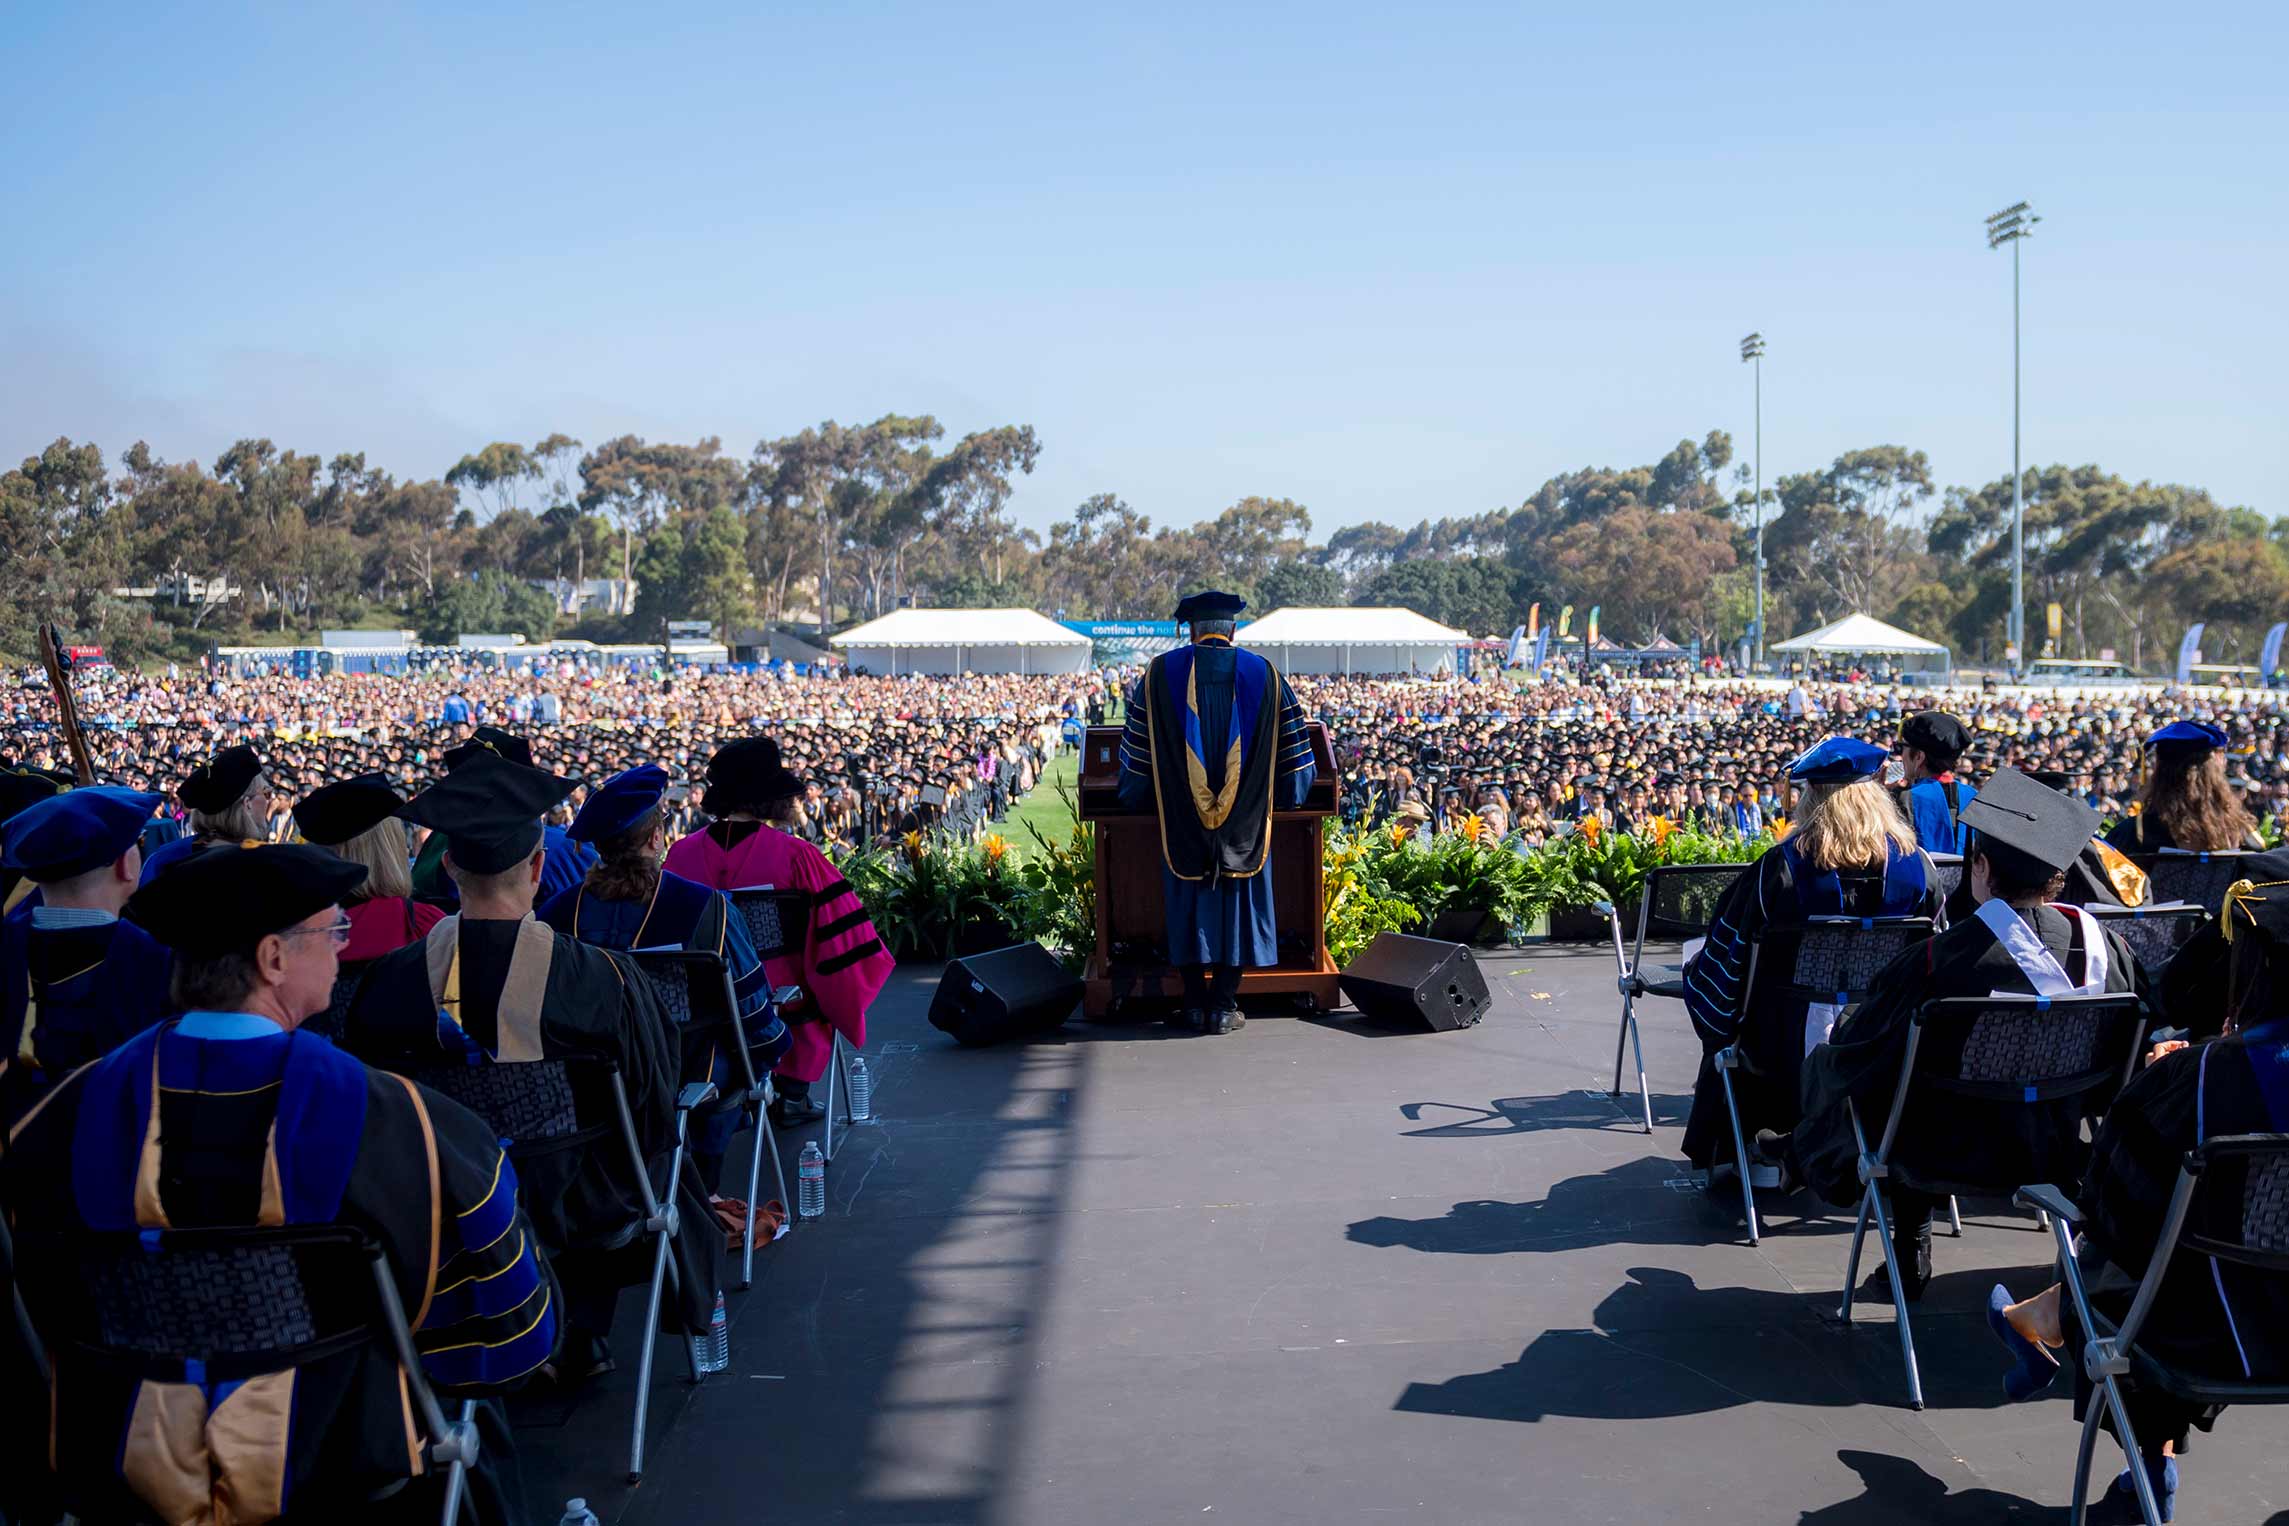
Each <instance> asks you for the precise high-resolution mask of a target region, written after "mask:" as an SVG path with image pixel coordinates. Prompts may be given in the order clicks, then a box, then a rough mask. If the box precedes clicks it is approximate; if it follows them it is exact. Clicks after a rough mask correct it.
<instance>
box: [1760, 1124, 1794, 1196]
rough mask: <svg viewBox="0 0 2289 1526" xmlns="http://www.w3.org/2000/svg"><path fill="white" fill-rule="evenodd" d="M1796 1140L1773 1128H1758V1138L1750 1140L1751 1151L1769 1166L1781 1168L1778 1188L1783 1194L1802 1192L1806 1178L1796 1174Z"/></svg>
mask: <svg viewBox="0 0 2289 1526" xmlns="http://www.w3.org/2000/svg"><path fill="white" fill-rule="evenodd" d="M1795 1144H1796V1142H1795V1140H1794V1139H1792V1138H1791V1137H1790V1136H1789V1135H1786V1134H1782V1133H1779V1132H1777V1131H1775V1130H1772V1129H1758V1130H1757V1131H1756V1138H1755V1139H1753V1140H1751V1141H1750V1142H1749V1153H1750V1154H1752V1155H1754V1156H1755V1157H1756V1158H1757V1159H1758V1160H1759V1161H1761V1162H1763V1163H1764V1164H1765V1165H1768V1166H1777V1167H1779V1168H1780V1181H1779V1183H1778V1185H1777V1189H1776V1190H1778V1191H1779V1192H1780V1194H1781V1195H1782V1196H1784V1197H1785V1196H1787V1195H1789V1194H1791V1193H1795V1192H1801V1191H1802V1190H1803V1189H1804V1178H1803V1177H1801V1176H1799V1175H1797V1174H1796V1148H1795Z"/></svg>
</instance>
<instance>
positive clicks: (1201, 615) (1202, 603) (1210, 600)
mask: <svg viewBox="0 0 2289 1526" xmlns="http://www.w3.org/2000/svg"><path fill="white" fill-rule="evenodd" d="M1247 607H1248V601H1247V600H1246V599H1243V598H1241V597H1240V596H1239V595H1238V594H1236V593H1222V592H1219V591H1218V590H1216V589H1213V588H1204V589H1202V590H1201V591H1200V592H1198V593H1195V594H1188V595H1186V596H1185V597H1184V598H1183V599H1182V600H1181V601H1179V602H1178V604H1177V606H1176V614H1175V617H1174V618H1176V619H1178V620H1182V621H1185V622H1187V623H1190V622H1192V621H1195V620H1230V619H1233V618H1235V617H1236V616H1238V614H1239V613H1240V611H1241V610H1243V609H1246V608H1247Z"/></svg>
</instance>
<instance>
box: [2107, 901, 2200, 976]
mask: <svg viewBox="0 0 2289 1526" xmlns="http://www.w3.org/2000/svg"><path fill="white" fill-rule="evenodd" d="M2083 910H2085V911H2087V912H2089V913H2090V914H2091V915H2092V916H2094V917H2096V918H2098V920H2099V921H2100V922H2102V923H2104V924H2105V925H2106V926H2108V927H2111V928H2112V929H2114V931H2115V932H2117V933H2119V934H2120V935H2121V937H2122V941H2123V942H2124V943H2126V944H2128V945H2129V946H2130V952H2131V953H2132V954H2134V955H2136V956H2137V959H2138V963H2139V964H2140V965H2142V966H2144V967H2145V970H2146V974H2147V976H2148V977H2149V978H2150V979H2154V980H2159V979H2161V978H2162V972H2163V971H2164V970H2167V969H2168V968H2169V967H2170V961H2171V960H2173V959H2175V958H2177V957H2178V950H2180V949H2182V948H2184V947H2185V946H2186V942H2187V940H2188V939H2190V938H2192V937H2193V935H2194V934H2195V933H2198V932H2200V931H2201V930H2202V926H2203V924H2205V923H2207V922H2208V921H2209V920H2210V914H2209V913H2208V912H2206V911H2204V910H2203V909H2202V908H2201V907H2199V906H2196V905H2193V904H2192V903H2191V902H2187V901H2177V902H2173V903H2172V904H2170V905H2167V906H2086V907H2084V908H2083Z"/></svg>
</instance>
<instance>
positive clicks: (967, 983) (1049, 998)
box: [930, 943, 1081, 1048]
mask: <svg viewBox="0 0 2289 1526" xmlns="http://www.w3.org/2000/svg"><path fill="white" fill-rule="evenodd" d="M1080 1004H1081V977H1080V976H1078V975H1074V974H1070V973H1068V972H1067V971H1066V969H1065V967H1064V966H1063V965H1061V964H1059V963H1058V962H1057V961H1056V959H1055V958H1053V957H1052V956H1051V955H1050V953H1049V951H1048V950H1047V949H1045V948H1043V947H1042V946H1041V945H1040V944H1038V943H1017V944H1012V945H1011V946H1010V947H1008V948H997V949H995V950H994V951H993V952H992V953H990V954H973V955H971V956H970V957H969V958H967V959H957V960H955V961H954V962H953V963H952V964H949V965H947V966H946V978H945V979H943V980H941V981H939V982H938V994H937V995H936V996H934V997H932V998H931V999H930V1026H931V1027H933V1028H936V1029H937V1030H938V1031H939V1032H941V1033H946V1034H950V1035H952V1037H953V1039H954V1042H956V1043H957V1044H966V1045H969V1046H971V1047H973V1048H975V1047H978V1046H981V1045H985V1044H999V1043H1004V1042H1006V1041H1008V1040H1010V1039H1021V1038H1028V1037H1031V1036H1032V1035H1034V1034H1037V1033H1047V1032H1049V1031H1050V1030H1051V1029H1053V1028H1056V1027H1059V1026H1061V1025H1062V1024H1063V1023H1064V1021H1065V1019H1066V1018H1068V1017H1070V1016H1072V1015H1073V1009H1074V1008H1075V1007H1077V1006H1079V1005H1080Z"/></svg>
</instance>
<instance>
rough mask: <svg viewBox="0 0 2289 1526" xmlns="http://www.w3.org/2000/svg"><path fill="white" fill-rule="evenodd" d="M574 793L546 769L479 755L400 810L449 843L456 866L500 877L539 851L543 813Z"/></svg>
mask: <svg viewBox="0 0 2289 1526" xmlns="http://www.w3.org/2000/svg"><path fill="white" fill-rule="evenodd" d="M571 793H572V781H571V780H569V779H560V778H558V777H557V776H556V775H555V774H552V773H550V772H549V771H548V770H546V769H544V768H533V767H530V766H528V765H526V764H523V763H512V762H510V761H509V760H508V759H507V758H504V757H501V756H500V755H499V754H497V753H485V752H480V753H477V754H474V755H472V756H471V757H468V758H466V759H464V760H463V761H462V764H461V766H460V767H459V768H456V769H454V770H453V771H452V772H451V773H449V774H447V775H446V776H445V778H444V779H443V780H441V781H440V782H438V783H436V784H433V785H431V786H430V787H429V788H428V789H425V790H423V791H422V792H421V793H420V794H418V795H416V796H414V797H413V799H412V800H411V801H410V802H408V803H407V804H406V805H404V806H402V807H400V808H399V810H398V813H397V814H398V815H399V816H401V817H403V818H404V819H405V820H407V821H410V822H413V823H414V824H415V825H417V826H424V827H431V828H434V829H435V830H437V831H440V832H443V833H444V834H445V835H446V836H447V837H448V838H450V839H451V844H450V846H449V847H448V848H447V849H446V851H447V853H449V854H450V855H451V856H452V859H453V862H454V863H456V864H458V865H460V866H461V867H462V868H464V869H466V870H468V871H470V872H471V873H472V874H498V873H500V872H501V871H502V870H504V869H507V868H509V867H510V866H512V865H514V864H518V863H522V862H523V861H524V860H525V859H527V858H529V857H530V856H531V855H532V851H533V849H535V848H537V847H539V846H540V838H541V830H540V817H541V812H543V811H545V810H547V809H548V808H549V807H550V806H552V805H555V804H556V803H557V802H558V801H560V800H562V799H563V798H564V797H565V796H566V795H569V794H571Z"/></svg>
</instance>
